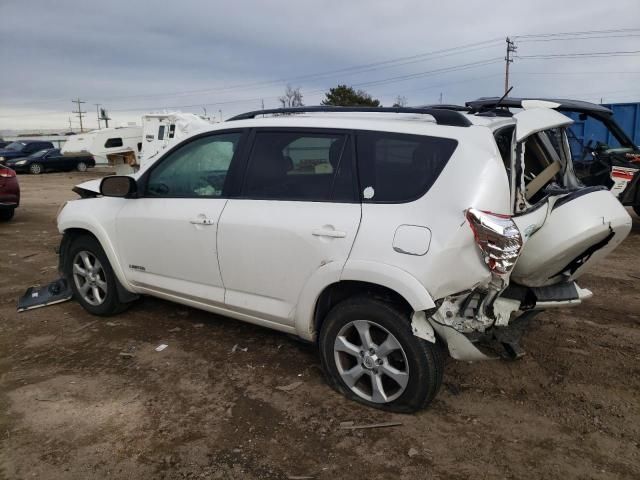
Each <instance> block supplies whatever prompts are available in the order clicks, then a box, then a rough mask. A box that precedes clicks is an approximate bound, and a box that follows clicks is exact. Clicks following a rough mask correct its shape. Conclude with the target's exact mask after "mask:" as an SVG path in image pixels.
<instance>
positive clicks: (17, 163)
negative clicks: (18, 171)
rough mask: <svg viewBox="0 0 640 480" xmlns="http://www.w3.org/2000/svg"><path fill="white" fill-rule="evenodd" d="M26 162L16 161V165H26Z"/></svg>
mask: <svg viewBox="0 0 640 480" xmlns="http://www.w3.org/2000/svg"><path fill="white" fill-rule="evenodd" d="M25 163H27V161H26V160H20V161H19V162H16V165H24V164H25Z"/></svg>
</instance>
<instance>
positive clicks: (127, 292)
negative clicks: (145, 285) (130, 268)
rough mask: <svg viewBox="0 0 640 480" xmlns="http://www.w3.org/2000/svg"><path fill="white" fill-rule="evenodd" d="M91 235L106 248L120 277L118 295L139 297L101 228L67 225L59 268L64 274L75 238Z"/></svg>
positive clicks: (122, 297) (129, 298) (114, 270)
mask: <svg viewBox="0 0 640 480" xmlns="http://www.w3.org/2000/svg"><path fill="white" fill-rule="evenodd" d="M83 235H86V236H90V237H92V238H94V239H95V240H96V241H97V242H98V244H100V246H101V247H102V249H103V250H104V253H105V255H106V256H107V259H108V260H109V263H110V265H111V268H112V270H113V273H114V274H115V275H116V278H117V279H118V282H116V283H117V284H118V296H119V297H120V299H121V300H122V301H131V300H132V299H134V298H137V297H136V295H135V294H134V291H135V290H134V289H133V288H132V287H131V286H130V284H129V282H128V281H127V279H126V277H125V275H124V271H123V269H122V266H121V265H120V262H119V261H118V257H117V255H116V253H115V249H114V248H113V245H112V244H111V242H110V241H109V240H108V239H107V238H106V234H105V233H104V232H100V231H99V230H94V229H92V228H90V227H89V226H86V225H82V226H67V227H66V228H64V229H63V230H62V240H61V242H60V248H59V258H58V270H59V272H60V274H61V275H64V263H65V261H66V259H67V257H68V253H69V247H70V246H71V244H72V242H73V240H75V239H76V238H78V237H80V236H83Z"/></svg>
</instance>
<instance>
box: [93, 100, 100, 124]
mask: <svg viewBox="0 0 640 480" xmlns="http://www.w3.org/2000/svg"><path fill="white" fill-rule="evenodd" d="M94 105H95V106H96V115H97V116H98V130H100V104H99V103H94Z"/></svg>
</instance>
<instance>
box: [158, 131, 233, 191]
mask: <svg viewBox="0 0 640 480" xmlns="http://www.w3.org/2000/svg"><path fill="white" fill-rule="evenodd" d="M240 136H241V134H240V133H225V134H221V135H212V136H207V137H202V138H198V139H197V140H193V141H192V142H189V143H187V144H186V145H183V146H182V147H180V148H179V149H178V150H175V151H174V152H172V153H170V154H169V156H168V157H167V158H165V159H163V160H162V161H161V162H160V163H159V164H158V166H157V167H155V168H154V169H153V170H152V171H151V173H150V174H149V179H148V181H147V193H146V194H147V196H150V197H187V198H193V197H221V196H222V191H223V188H224V182H225V179H226V178H227V172H228V170H229V166H230V165H231V161H232V160H233V156H234V154H235V152H236V149H237V146H238V142H239V140H240Z"/></svg>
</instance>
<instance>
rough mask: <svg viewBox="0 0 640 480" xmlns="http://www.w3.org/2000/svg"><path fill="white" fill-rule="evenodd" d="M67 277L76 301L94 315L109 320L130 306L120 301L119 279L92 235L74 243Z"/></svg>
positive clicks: (66, 272)
mask: <svg viewBox="0 0 640 480" xmlns="http://www.w3.org/2000/svg"><path fill="white" fill-rule="evenodd" d="M64 274H65V277H66V278H67V281H68V282H69V284H70V285H71V289H72V290H73V296H74V298H75V299H76V300H77V301H78V303H80V305H82V307H83V308H84V309H85V310H86V311H87V312H89V313H91V314H93V315H98V316H103V317H108V316H111V315H115V314H117V313H120V312H123V311H124V310H126V309H127V308H128V307H129V306H130V303H123V302H121V301H120V299H119V297H118V286H119V282H118V279H117V277H116V276H115V274H114V273H113V269H112V268H111V264H110V263H109V259H108V258H107V255H106V254H105V253H104V250H103V249H102V247H101V246H100V244H99V243H98V241H97V240H96V239H95V238H94V237H92V236H89V235H82V236H79V237H76V238H75V239H74V240H72V241H71V244H70V245H69V248H68V250H67V255H66V258H65V265H64ZM120 288H122V287H120Z"/></svg>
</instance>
